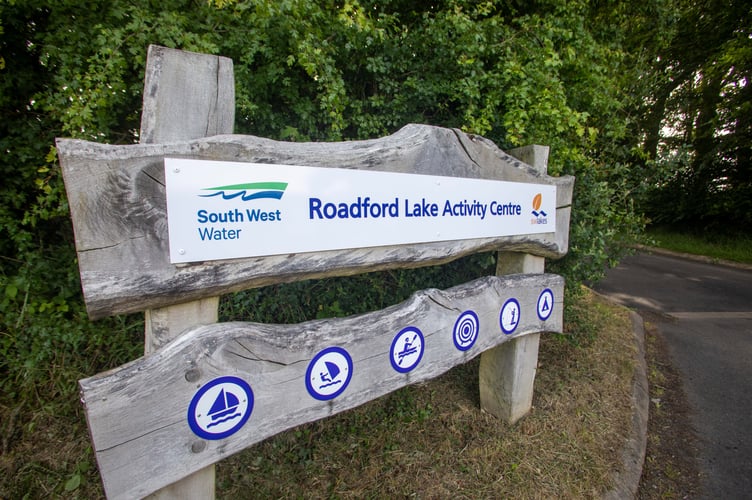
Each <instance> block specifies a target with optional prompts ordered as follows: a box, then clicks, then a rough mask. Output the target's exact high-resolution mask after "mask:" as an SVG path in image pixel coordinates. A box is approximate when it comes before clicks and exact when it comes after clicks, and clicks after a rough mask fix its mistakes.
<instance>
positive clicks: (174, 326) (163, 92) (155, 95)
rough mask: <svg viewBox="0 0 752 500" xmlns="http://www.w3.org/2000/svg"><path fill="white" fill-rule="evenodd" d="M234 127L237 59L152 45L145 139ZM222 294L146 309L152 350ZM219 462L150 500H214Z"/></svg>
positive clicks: (201, 319) (202, 315) (213, 310)
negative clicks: (234, 70) (234, 68)
mask: <svg viewBox="0 0 752 500" xmlns="http://www.w3.org/2000/svg"><path fill="white" fill-rule="evenodd" d="M234 125H235V81H234V78H233V66H232V60H230V59H228V58H226V57H219V56H213V55H209V54H196V53H193V52H185V51H182V50H175V49H168V48H166V47H159V46H156V45H151V46H150V47H149V53H148V57H147V60H146V76H145V79H144V94H143V107H142V111H141V131H140V134H139V135H140V142H141V143H142V144H150V143H151V144H154V143H165V142H173V141H178V140H191V139H197V138H200V137H208V136H211V135H217V134H231V133H232V132H233V127H234ZM218 312H219V297H204V298H201V299H199V300H196V301H192V302H184V303H181V304H176V305H170V306H167V307H161V308H157V309H147V310H146V311H145V312H144V324H145V328H144V330H145V331H144V334H145V335H144V352H145V354H150V353H152V352H154V351H156V350H157V349H158V348H159V347H161V346H162V345H164V344H166V343H168V342H169V341H171V340H174V339H175V338H177V337H178V335H180V333H182V332H183V331H184V330H186V329H188V328H191V327H195V326H198V325H205V324H211V323H216V322H217V318H218ZM214 482H215V467H214V465H211V466H208V467H205V468H203V469H200V470H198V471H196V472H194V473H192V474H190V475H189V476H186V477H184V478H181V479H180V480H179V481H177V482H175V483H172V484H170V485H169V486H167V487H165V488H162V489H160V490H158V491H155V492H154V493H153V494H151V495H149V500H177V499H180V500H213V499H214V497H215V487H214Z"/></svg>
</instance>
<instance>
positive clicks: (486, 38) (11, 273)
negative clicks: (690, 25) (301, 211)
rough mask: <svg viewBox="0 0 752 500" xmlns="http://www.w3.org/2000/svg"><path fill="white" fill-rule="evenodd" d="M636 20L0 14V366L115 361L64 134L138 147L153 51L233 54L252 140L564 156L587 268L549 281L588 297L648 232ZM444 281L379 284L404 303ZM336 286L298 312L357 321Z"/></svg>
mask: <svg viewBox="0 0 752 500" xmlns="http://www.w3.org/2000/svg"><path fill="white" fill-rule="evenodd" d="M622 16H623V17H622V18H620V20H619V22H618V23H616V24H614V23H613V21H614V19H615V18H614V14H612V13H610V12H609V11H608V9H606V8H605V7H604V8H598V7H597V6H593V5H592V4H591V2H587V1H585V0H577V1H565V0H548V1H546V2H543V3H534V4H531V3H528V2H518V1H514V0H512V1H485V2H474V1H473V2H470V1H459V0H438V1H435V2H428V3H415V2H407V1H403V0H384V1H381V0H380V1H375V0H347V1H343V2H334V1H331V0H316V1H310V0H275V1H271V0H247V1H225V2H219V1H217V2H215V3H212V4H209V3H207V2H205V1H203V0H195V1H187V0H166V1H163V2H148V1H144V0H129V1H127V2H125V1H121V0H108V1H106V2H105V1H101V0H89V1H87V2H83V3H81V2H72V1H70V0H56V1H48V2H41V1H37V0H15V1H3V2H0V26H1V27H2V33H0V57H1V58H2V59H0V61H2V64H1V65H0V66H2V67H0V73H1V74H2V77H3V78H2V80H1V81H0V88H1V89H2V95H1V96H0V109H1V110H2V114H3V116H4V117H5V120H4V121H3V122H2V123H1V124H0V127H2V129H1V130H2V133H1V134H0V144H2V151H3V153H4V154H3V156H2V157H0V169H2V174H3V178H4V179H5V181H4V183H3V184H2V186H0V254H1V255H2V258H0V311H2V314H0V318H1V319H0V325H2V326H0V328H2V335H1V336H0V350H1V352H0V359H1V360H2V361H0V370H4V371H9V372H11V373H13V375H12V376H11V377H10V378H11V379H13V380H19V379H21V378H24V377H26V378H25V380H27V381H32V382H33V380H34V377H32V376H30V375H29V366H33V367H37V368H40V367H45V366H48V365H52V364H54V363H51V361H50V360H51V359H54V358H55V356H59V355H61V353H75V352H77V351H80V350H89V351H98V350H100V349H115V348H116V347H115V345H114V344H111V343H108V342H109V340H108V339H109V335H111V332H108V334H107V335H105V331H106V327H101V328H100V327H98V326H96V325H94V326H92V325H91V324H90V323H88V322H87V320H86V316H85V312H84V309H83V306H82V301H81V297H80V291H79V283H78V271H77V266H76V263H75V254H74V252H73V243H72V231H71V225H70V221H69V215H68V207H67V201H66V197H65V190H64V186H63V183H62V179H61V175H60V171H59V167H58V166H57V162H56V155H55V151H54V138H55V137H58V136H68V137H76V138H82V139H87V140H94V141H102V142H108V143H130V142H135V141H137V140H138V123H139V110H140V101H141V92H142V87H143V70H144V65H145V57H146V50H147V47H148V45H149V44H152V43H156V44H160V45H165V46H168V47H177V48H182V49H185V50H193V51H199V52H207V53H214V54H222V55H224V56H228V57H230V58H232V59H233V61H234V65H235V75H236V98H237V110H236V111H237V112H236V122H237V123H236V130H237V132H238V133H250V134H255V135H260V136H265V137H270V138H274V139H283V140H317V141H323V140H327V141H328V140H347V139H362V138H369V137H376V136H383V135H386V134H389V133H392V132H394V131H396V130H397V129H399V128H400V127H402V126H404V125H405V124H407V123H410V122H419V123H428V124H434V125H441V126H446V127H457V128H462V129H464V130H465V131H467V132H470V133H476V134H480V135H484V136H486V137H488V138H490V139H492V140H493V141H495V142H496V143H497V144H498V145H499V146H500V147H502V148H510V147H515V146H520V145H525V144H531V143H537V144H546V145H550V146H551V151H552V155H551V159H550V162H549V169H550V171H551V173H552V174H554V175H557V174H563V173H567V174H574V175H576V176H577V183H576V192H575V206H574V209H573V215H572V225H571V237H570V243H571V245H570V255H569V256H568V257H567V258H566V259H564V260H563V261H562V262H559V263H556V264H555V267H552V268H553V269H555V270H557V271H559V272H561V273H563V274H565V275H566V276H567V278H568V280H569V283H570V285H574V287H576V285H577V283H579V282H581V281H582V280H585V279H593V278H595V277H597V276H598V275H599V274H600V273H602V271H603V269H604V267H605V265H606V264H607V263H608V262H610V261H613V259H615V258H616V256H617V255H618V247H619V245H620V243H621V242H622V241H624V240H627V239H629V238H630V237H631V235H633V234H634V232H635V231H636V230H637V229H638V228H639V225H640V218H639V216H637V215H636V214H635V212H634V210H633V208H632V207H631V205H630V200H629V199H628V197H627V196H626V195H625V194H624V193H625V190H624V189H623V187H624V186H625V185H626V181H625V178H626V177H627V176H626V175H625V174H624V172H628V171H629V169H630V165H631V162H632V161H633V159H632V157H631V154H632V152H633V150H634V149H635V147H636V144H637V142H636V140H632V138H631V137H630V134H629V132H630V126H631V124H632V123H633V121H634V120H633V118H632V117H631V116H630V112H631V109H632V105H633V103H634V102H635V101H636V100H637V98H636V97H635V95H633V94H630V95H628V96H626V97H625V95H624V94H623V92H622V90H623V88H624V82H625V80H627V79H628V77H627V76H625V75H633V68H634V67H636V65H632V66H630V65H629V58H628V57H627V56H628V54H627V53H626V52H625V51H624V50H623V43H624V40H625V39H626V32H625V29H626V28H624V26H626V24H625V22H624V19H629V17H628V16H627V15H626V13H624V12H623V13H622ZM741 90H742V89H740V92H741ZM739 98H741V96H739ZM724 116H725V115H724ZM739 120H742V121H743V119H742V117H739ZM740 123H741V122H740ZM740 126H741V125H740ZM739 151H740V154H742V153H743V150H742V149H739ZM462 266H465V268H464V269H455V271H451V273H456V274H454V275H456V276H459V275H461V274H463V273H464V274H467V272H469V271H468V270H470V269H472V272H479V271H478V267H483V268H485V269H487V268H488V266H489V263H488V262H487V261H483V262H481V261H473V262H468V263H460V267H462ZM466 271H467V272H466ZM421 272H423V273H424V274H420V273H421ZM447 272H448V271H447V270H446V269H445V270H444V271H443V274H446V273H447ZM441 275H442V273H438V274H437V273H436V271H431V270H426V271H416V273H415V274H411V275H410V277H406V276H403V277H396V278H395V277H394V276H386V277H384V276H381V277H375V276H373V277H368V278H367V280H368V282H369V283H370V284H371V285H372V286H373V287H374V288H376V289H378V290H380V291H379V292H378V293H377V294H376V295H378V298H374V300H379V301H385V302H389V301H395V300H397V296H398V294H397V292H396V291H395V292H394V293H392V289H395V290H396V289H399V290H400V292H399V293H402V292H403V291H404V290H405V289H407V288H415V287H418V286H421V285H422V284H425V283H427V282H428V281H433V283H434V284H435V279H436V277H437V276H441ZM374 280H376V281H374ZM378 280H382V284H381V285H378V283H377V281H378ZM390 280H391V281H390ZM394 282H396V283H398V284H399V283H402V284H405V283H409V284H410V285H411V286H410V287H407V286H402V285H399V286H394V287H392V286H391V285H388V284H387V283H392V284H393V283H394ZM324 286H329V285H323V284H322V285H317V292H316V294H317V295H316V296H315V297H312V296H311V295H310V293H309V295H308V296H306V297H303V298H301V299H300V300H301V302H306V301H308V302H310V303H311V304H312V306H313V308H314V314H317V312H316V311H318V310H320V309H317V306H321V307H322V308H324V309H326V308H332V310H334V309H337V308H340V306H342V310H341V311H340V312H343V313H347V312H351V311H349V310H345V309H346V308H345V307H344V305H343V304H342V303H339V305H337V308H334V306H333V305H332V304H335V299H334V298H333V297H335V296H336V290H334V289H332V291H330V292H322V287H324ZM337 286H343V285H337ZM290 290H292V289H288V291H287V292H285V293H288V294H292V293H293V292H291V291H290ZM390 293H391V295H390ZM325 298H328V299H331V303H330V304H323V303H321V302H319V303H318V304H316V303H314V302H315V301H316V300H323V299H325ZM259 310H266V311H277V310H275V309H273V308H272V307H270V306H268V304H267V307H259ZM277 312H278V311H277ZM275 314H276V312H275ZM258 319H262V320H265V321H275V320H277V319H279V318H275V317H264V318H258ZM113 321H114V323H110V328H111V329H113V328H114V329H116V330H117V331H127V330H128V328H129V327H128V326H127V325H126V326H124V325H125V323H118V321H120V320H113ZM126 323H127V322H126ZM113 325H116V326H113ZM98 328H99V330H98ZM61 331H65V332H69V333H68V334H65V335H64V334H62V333H61ZM96 332H99V333H96ZM123 357H125V358H126V359H127V356H123ZM30 359H31V360H34V361H33V362H28V360H30ZM106 359H107V360H108V361H107V363H116V361H115V360H114V359H112V358H110V357H109V356H107V357H106ZM118 359H120V361H121V362H122V361H123V359H122V357H121V358H118ZM94 371H96V370H95V369H92V368H87V369H86V372H87V373H93V372H94Z"/></svg>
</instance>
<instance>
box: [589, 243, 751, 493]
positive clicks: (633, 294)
mask: <svg viewBox="0 0 752 500" xmlns="http://www.w3.org/2000/svg"><path fill="white" fill-rule="evenodd" d="M595 289H596V290H597V291H598V292H599V293H602V294H603V295H606V296H608V297H610V298H612V299H613V300H615V301H617V302H619V303H621V304H623V305H625V306H627V307H630V308H632V309H635V310H636V311H637V312H639V313H640V314H641V315H642V316H643V318H644V319H645V321H649V322H652V323H653V324H655V326H656V327H657V329H658V331H659V332H660V334H661V335H662V336H663V338H664V339H665V341H666V344H667V345H668V350H669V354H670V356H671V358H672V362H673V363H674V366H675V367H676V368H677V370H678V371H679V373H680V374H681V377H682V379H683V381H684V389H685V391H686V393H687V399H688V400H689V404H690V406H691V407H692V424H693V426H694V428H695V431H696V433H697V436H698V438H699V443H698V444H699V448H700V456H699V462H700V463H699V466H700V470H701V474H702V478H701V482H702V488H703V496H702V498H708V499H710V498H712V499H717V498H723V499H724V500H730V499H750V498H752V271H750V270H743V269H734V268H730V267H725V266H721V265H713V264H708V263H703V262H695V261H691V260H686V259H683V258H677V257H673V256H666V255H655V254H652V255H651V254H649V253H640V254H638V255H635V256H632V257H628V258H625V259H624V260H623V261H622V263H621V264H620V265H619V266H618V267H616V268H615V269H612V270H610V271H609V272H608V274H607V277H606V279H604V280H603V281H601V282H600V283H599V284H598V285H597V286H595Z"/></svg>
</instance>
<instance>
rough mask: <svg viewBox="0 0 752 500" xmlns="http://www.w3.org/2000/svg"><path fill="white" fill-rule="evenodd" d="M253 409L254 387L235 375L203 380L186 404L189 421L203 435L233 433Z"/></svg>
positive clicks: (226, 435) (192, 428)
mask: <svg viewBox="0 0 752 500" xmlns="http://www.w3.org/2000/svg"><path fill="white" fill-rule="evenodd" d="M252 411H253V391H252V390H251V386H250V385H248V383H247V382H246V381H245V380H243V379H241V378H238V377H219V378H215V379H214V380H211V381H209V382H207V383H206V384H204V385H203V386H202V387H201V388H200V389H199V390H198V391H196V394H194V395H193V398H192V399H191V403H190V405H189V406H188V425H189V426H190V428H191V430H192V431H193V433H194V434H196V435H197V436H200V437H202V438H204V439H224V438H226V437H228V436H230V435H232V434H234V433H236V432H237V431H238V430H239V429H240V428H241V427H243V425H244V424H245V423H246V421H247V420H248V417H250V416H251V412H252Z"/></svg>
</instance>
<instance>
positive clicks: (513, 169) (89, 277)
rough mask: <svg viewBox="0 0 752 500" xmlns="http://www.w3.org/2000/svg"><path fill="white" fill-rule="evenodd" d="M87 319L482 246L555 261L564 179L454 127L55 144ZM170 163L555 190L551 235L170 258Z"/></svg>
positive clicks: (564, 239) (434, 259) (566, 191)
mask: <svg viewBox="0 0 752 500" xmlns="http://www.w3.org/2000/svg"><path fill="white" fill-rule="evenodd" d="M58 153H59V156H60V161H61V165H62V167H63V174H64V176H65V182H66V189H67V192H68V199H69V203H70V207H71V213H72V217H73V221H74V229H75V234H76V247H77V251H78V257H79V267H80V270H81V281H82V284H83V289H84V296H85V299H86V303H87V308H88V311H89V314H90V316H91V317H92V318H99V317H103V316H106V315H110V314H118V313H127V312H136V311H141V310H144V309H147V308H154V307H161V306H165V305H170V304H174V303H179V302H183V301H189V300H197V299H200V298H203V297H206V296H214V295H218V294H221V293H228V292H233V291H238V290H243V289H246V288H250V287H257V286H265V285H268V284H272V283H279V282H286V281H296V280H302V279H308V278H318V277H324V276H333V275H339V276H342V275H350V274H356V273H362V272H368V271H374V270H380V269H387V268H400V267H403V268H405V267H417V266H422V265H429V264H438V263H443V262H447V261H450V260H452V259H455V258H458V257H461V256H464V255H468V254H471V253H475V252H481V251H486V250H493V249H502V248H503V249H507V250H513V251H520V252H528V253H532V254H535V255H540V256H545V257H551V258H557V257H561V256H563V255H564V254H565V253H566V251H567V246H568V234H569V231H568V223H569V213H570V209H569V206H570V204H571V198H572V186H573V182H574V179H573V178H572V177H562V178H552V177H548V176H545V175H544V174H542V173H541V172H540V171H538V170H536V169H534V168H532V167H530V166H529V165H526V164H524V163H522V162H520V161H519V160H516V159H514V158H512V157H511V156H509V155H507V154H506V153H504V152H502V151H501V150H499V149H498V148H496V147H495V146H494V145H493V143H491V142H490V141H487V140H485V139H482V138H479V137H477V136H468V135H466V134H464V133H463V132H461V131H458V130H451V129H443V128H438V127H430V126H423V125H408V126H406V127H404V128H403V129H401V130H400V131H398V132H397V133H395V134H393V135H391V136H388V137H384V138H381V139H375V140H369V141H352V142H341V143H284V142H278V141H272V140H268V139H262V138H258V137H252V136H215V137H212V138H208V139H197V140H194V141H190V142H179V143H170V144H162V145H145V144H141V145H128V146H107V145H102V144H96V143H90V142H83V141H75V140H65V139H59V140H58ZM166 156H169V157H190V158H196V159H206V160H220V161H244V162H255V163H274V164H292V165H306V166H313V167H338V168H352V169H364V170H375V171H386V172H405V173H419V174H420V173H423V174H431V175H446V176H452V177H467V178H480V179H495V180H513V181H516V182H530V183H540V184H555V185H556V186H557V207H558V208H557V219H556V220H557V228H556V229H557V230H556V233H545V234H538V235H525V236H513V237H499V238H482V239H473V240H462V241H453V242H439V243H423V244H415V245H407V246H399V247H388V246H386V247H374V248H365V249H357V250H342V251H339V250H337V251H327V252H317V253H306V254H291V255H278V256H270V257H255V258H248V259H236V260H228V261H214V262H211V263H194V264H189V265H179V266H176V265H172V264H170V262H169V251H168V240H167V237H168V236H167V223H166V205H165V192H164V171H163V161H164V158H165V157H166Z"/></svg>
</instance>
